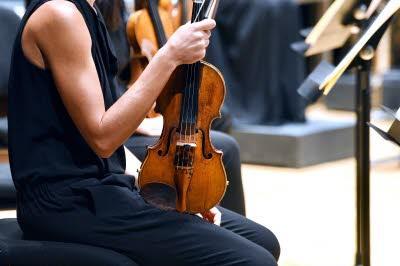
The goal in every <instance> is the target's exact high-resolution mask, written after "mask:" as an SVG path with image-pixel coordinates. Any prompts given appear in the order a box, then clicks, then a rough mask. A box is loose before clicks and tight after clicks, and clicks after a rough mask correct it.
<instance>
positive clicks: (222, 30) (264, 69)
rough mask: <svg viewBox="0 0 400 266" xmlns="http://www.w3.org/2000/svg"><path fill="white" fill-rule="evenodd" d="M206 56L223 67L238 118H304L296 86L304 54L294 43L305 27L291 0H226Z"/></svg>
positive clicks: (265, 120)
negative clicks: (292, 47)
mask: <svg viewBox="0 0 400 266" xmlns="http://www.w3.org/2000/svg"><path fill="white" fill-rule="evenodd" d="M216 20H217V29H216V30H215V31H214V32H213V37H212V40H211V44H210V47H209V49H208V52H207V53H208V56H207V57H208V61H209V62H210V63H212V64H214V65H215V66H217V67H218V68H219V69H220V70H221V71H222V73H223V75H224V77H225V81H226V84H227V99H226V105H227V107H228V108H229V110H230V112H231V114H232V115H233V116H234V122H235V123H245V124H268V125H279V124H283V123H286V122H303V121H305V117H304V109H305V104H304V102H303V100H302V99H301V98H300V96H299V95H298V94H297V92H296V89H297V88H298V87H299V86H300V84H301V82H302V80H303V79H304V73H305V64H304V60H303V59H302V58H301V57H299V56H298V55H296V54H295V53H294V52H293V51H292V50H291V49H290V44H291V43H292V42H295V41H296V40H298V37H299V34H298V31H299V30H300V27H301V21H300V12H299V7H298V5H297V4H296V3H295V2H294V1H292V0H235V1H229V0H222V1H221V3H220V8H219V11H218V14H217V17H216Z"/></svg>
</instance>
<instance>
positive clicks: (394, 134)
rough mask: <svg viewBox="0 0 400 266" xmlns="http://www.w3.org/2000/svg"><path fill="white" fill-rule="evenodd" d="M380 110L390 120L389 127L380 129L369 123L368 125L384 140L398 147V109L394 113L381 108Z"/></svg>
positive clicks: (399, 124) (399, 122)
mask: <svg viewBox="0 0 400 266" xmlns="http://www.w3.org/2000/svg"><path fill="white" fill-rule="evenodd" d="M382 110H383V111H384V112H385V114H387V115H389V116H390V118H391V122H390V127H389V128H387V129H381V128H379V127H377V126H375V125H373V124H371V123H368V125H369V126H370V127H371V128H372V129H374V130H375V131H376V132H377V133H378V134H379V135H381V136H382V137H383V138H384V139H386V140H388V141H391V142H393V143H394V144H397V145H399V146H400V109H399V110H398V111H397V113H396V112H395V111H393V110H392V109H389V108H387V107H385V106H382Z"/></svg>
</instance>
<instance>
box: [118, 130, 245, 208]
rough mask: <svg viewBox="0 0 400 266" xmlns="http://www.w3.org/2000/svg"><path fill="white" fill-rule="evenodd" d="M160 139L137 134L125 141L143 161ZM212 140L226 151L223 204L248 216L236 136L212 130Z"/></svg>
mask: <svg viewBox="0 0 400 266" xmlns="http://www.w3.org/2000/svg"><path fill="white" fill-rule="evenodd" d="M158 139H159V138H158V137H148V136H140V135H135V136H133V137H131V138H130V139H129V140H128V141H127V142H126V143H125V146H126V147H127V148H128V149H129V150H130V151H131V152H132V153H133V154H135V155H136V156H137V157H138V158H139V160H141V161H143V160H144V158H145V157H146V153H147V147H148V146H149V145H153V144H154V143H155V142H157V140H158ZM211 140H212V143H213V144H214V146H215V147H216V148H217V149H219V150H222V151H223V152H224V155H223V157H222V161H223V163H224V166H225V170H226V174H227V176H228V180H229V186H228V188H227V190H226V193H225V196H224V199H223V200H222V202H221V206H223V207H225V208H227V209H229V210H232V211H234V212H236V213H239V214H241V215H243V216H246V209H245V201H244V193H243V184H242V172H241V163H240V154H239V145H238V143H237V141H236V140H235V139H234V138H232V137H231V136H229V135H228V134H225V133H221V132H218V131H211Z"/></svg>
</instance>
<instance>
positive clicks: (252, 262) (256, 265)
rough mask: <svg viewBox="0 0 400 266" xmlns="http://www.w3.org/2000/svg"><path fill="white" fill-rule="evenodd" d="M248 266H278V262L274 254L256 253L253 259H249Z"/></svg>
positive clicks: (252, 256)
mask: <svg viewBox="0 0 400 266" xmlns="http://www.w3.org/2000/svg"><path fill="white" fill-rule="evenodd" d="M246 265H249V266H277V265H278V263H277V260H276V259H275V258H274V256H273V255H272V254H270V253H269V252H267V251H264V252H262V253H254V254H252V255H251V257H249V258H248V263H246Z"/></svg>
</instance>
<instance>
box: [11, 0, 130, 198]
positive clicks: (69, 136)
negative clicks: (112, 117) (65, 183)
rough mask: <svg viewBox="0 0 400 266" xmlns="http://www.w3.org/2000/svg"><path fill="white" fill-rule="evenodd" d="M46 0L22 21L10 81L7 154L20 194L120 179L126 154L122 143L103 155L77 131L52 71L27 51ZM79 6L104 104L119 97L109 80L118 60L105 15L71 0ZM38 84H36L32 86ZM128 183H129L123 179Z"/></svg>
mask: <svg viewBox="0 0 400 266" xmlns="http://www.w3.org/2000/svg"><path fill="white" fill-rule="evenodd" d="M44 2H47V0H37V1H33V2H32V3H31V5H30V6H29V7H28V10H27V12H26V14H25V16H24V18H23V19H22V23H21V25H20V29H19V32H18V35H17V38H16V41H15V44H14V50H13V58H12V65H11V72H10V83H9V100H8V101H9V112H8V116H9V119H8V123H9V128H8V130H9V152H10V164H11V172H12V176H13V180H14V182H15V185H16V187H17V190H18V191H19V192H21V193H19V194H20V195H21V196H28V195H29V191H30V190H29V189H28V187H29V186H31V185H32V186H33V185H38V184H42V183H48V182H51V183H54V182H56V181H58V180H61V179H65V180H73V179H82V178H90V177H112V178H115V179H118V178H122V179H127V178H125V177H122V175H123V173H124V172H125V152H124V149H123V147H122V146H121V147H120V148H119V149H118V150H117V151H116V152H115V153H114V154H113V155H112V156H111V157H110V158H109V159H101V158H99V157H98V156H97V155H96V154H95V153H94V152H93V150H92V149H91V148H90V147H89V145H88V144H87V142H86V141H85V140H84V138H83V137H82V135H81V134H80V133H79V131H78V129H77V128H76V126H75V124H74V123H73V121H72V119H71V118H70V116H69V114H68V112H67V110H66V108H65V107H64V105H63V103H62V100H61V98H60V95H59V94H58V91H57V88H56V86H55V83H54V80H53V77H52V75H51V72H50V70H48V69H44V70H43V69H40V68H39V67H37V66H35V65H33V64H32V63H31V62H30V61H29V60H28V59H27V58H26V57H25V56H24V54H23V51H22V45H21V36H22V31H23V29H24V27H25V24H26V22H27V20H28V19H29V17H30V15H31V14H32V13H33V12H34V11H35V10H36V9H37V8H38V7H39V6H40V5H41V4H43V3H44ZM73 2H74V3H75V4H76V6H77V7H78V8H79V9H80V10H81V12H82V14H83V15H84V18H85V20H86V23H87V25H88V28H89V31H90V34H91V37H92V39H93V40H94V42H93V45H92V54H93V59H94V62H95V64H96V69H97V72H98V75H99V79H100V83H101V88H102V90H103V95H104V102H105V104H106V108H109V107H110V106H111V105H112V104H113V103H114V101H115V100H116V95H115V91H114V90H112V87H111V86H110V84H109V80H110V78H112V77H113V75H115V71H116V68H117V67H116V65H117V63H116V62H117V61H116V58H115V56H114V55H113V53H112V50H111V49H110V48H109V44H110V42H109V41H108V35H107V32H106V29H105V26H104V23H103V22H102V20H101V19H98V18H97V15H96V13H95V11H94V10H93V9H92V8H91V7H90V6H89V4H88V3H87V2H86V1H84V0H80V1H77V0H76V1H73ZM32 85H34V88H33V87H32ZM124 182H125V181H124Z"/></svg>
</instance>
